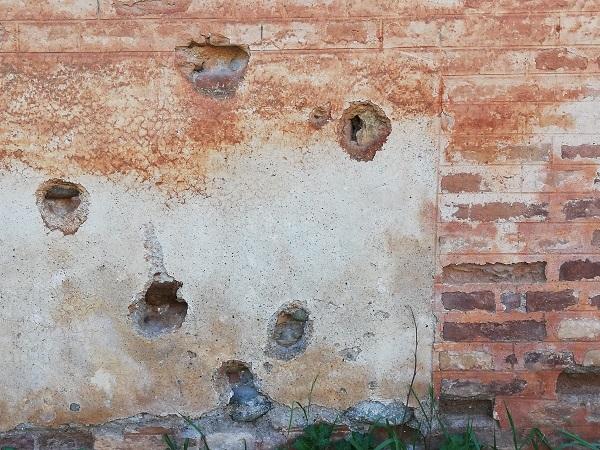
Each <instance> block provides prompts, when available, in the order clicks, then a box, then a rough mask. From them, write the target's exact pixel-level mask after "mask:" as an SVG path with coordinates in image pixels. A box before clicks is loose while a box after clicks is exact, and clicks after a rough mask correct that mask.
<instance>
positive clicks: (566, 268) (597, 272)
mask: <svg viewBox="0 0 600 450" xmlns="http://www.w3.org/2000/svg"><path fill="white" fill-rule="evenodd" d="M596 277H600V262H594V261H590V260H589V259H586V260H581V259H579V260H574V261H567V262H564V263H562V265H561V266H560V272H559V279H560V280H561V281H577V280H592V279H594V278H596Z"/></svg>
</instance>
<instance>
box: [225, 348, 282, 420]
mask: <svg viewBox="0 0 600 450" xmlns="http://www.w3.org/2000/svg"><path fill="white" fill-rule="evenodd" d="M217 375H218V384H220V388H221V391H222V397H224V398H225V399H226V400H227V402H228V403H227V407H228V409H229V415H230V416H231V418H232V419H233V420H234V421H237V422H252V421H254V420H256V419H258V418H259V417H261V416H262V415H264V414H266V413H267V412H268V411H269V410H270V409H271V401H270V400H269V398H268V397H267V396H266V395H264V394H262V393H261V392H260V390H259V389H258V386H257V385H256V382H255V379H254V375H253V374H252V372H251V370H250V367H249V366H248V365H247V364H246V363H244V362H242V361H237V360H231V361H227V362H225V363H223V365H222V366H221V368H220V369H219V371H218V374H217Z"/></svg>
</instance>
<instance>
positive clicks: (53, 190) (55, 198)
mask: <svg viewBox="0 0 600 450" xmlns="http://www.w3.org/2000/svg"><path fill="white" fill-rule="evenodd" d="M80 194H81V192H80V191H79V189H77V187H76V186H75V185H70V184H66V183H65V184H56V185H54V186H51V187H50V188H49V189H48V190H47V191H46V193H45V194H44V203H45V204H46V206H47V207H48V210H49V211H50V212H51V213H52V214H55V215H57V216H65V215H67V214H70V213H72V212H73V211H75V210H76V209H77V208H78V207H79V205H81V198H80Z"/></svg>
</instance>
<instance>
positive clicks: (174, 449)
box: [163, 434, 178, 450]
mask: <svg viewBox="0 0 600 450" xmlns="http://www.w3.org/2000/svg"><path fill="white" fill-rule="evenodd" d="M163 441H165V444H167V447H169V450H178V448H177V444H175V442H173V439H171V437H170V436H169V435H168V434H163Z"/></svg>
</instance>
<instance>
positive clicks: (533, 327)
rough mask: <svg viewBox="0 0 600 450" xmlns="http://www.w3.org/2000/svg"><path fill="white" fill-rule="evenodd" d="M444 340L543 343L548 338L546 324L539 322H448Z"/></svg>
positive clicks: (444, 328) (444, 329)
mask: <svg viewBox="0 0 600 450" xmlns="http://www.w3.org/2000/svg"><path fill="white" fill-rule="evenodd" d="M442 335H443V338H444V339H445V340H447V341H455V342H464V341H500V342H511V341H541V340H543V339H545V338H546V324H545V322H543V321H537V320H511V321H505V322H446V323H444V325H443V332H442Z"/></svg>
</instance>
